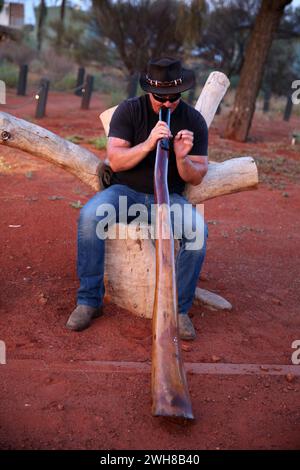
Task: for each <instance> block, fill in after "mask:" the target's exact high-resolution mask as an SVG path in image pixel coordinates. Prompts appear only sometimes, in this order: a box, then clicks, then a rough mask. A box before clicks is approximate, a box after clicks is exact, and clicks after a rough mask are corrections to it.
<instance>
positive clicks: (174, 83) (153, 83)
mask: <svg viewBox="0 0 300 470" xmlns="http://www.w3.org/2000/svg"><path fill="white" fill-rule="evenodd" d="M146 82H147V83H149V85H151V86H155V87H157V88H160V87H168V86H177V85H181V84H182V78H177V79H176V80H172V81H171V82H160V81H159V80H152V79H151V78H149V77H148V75H146Z"/></svg>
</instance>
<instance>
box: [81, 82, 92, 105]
mask: <svg viewBox="0 0 300 470" xmlns="http://www.w3.org/2000/svg"><path fill="white" fill-rule="evenodd" d="M93 84H94V77H93V75H87V77H86V82H85V85H84V88H83V90H82V91H83V95H82V100H81V109H89V106H90V100H91V96H92V91H93Z"/></svg>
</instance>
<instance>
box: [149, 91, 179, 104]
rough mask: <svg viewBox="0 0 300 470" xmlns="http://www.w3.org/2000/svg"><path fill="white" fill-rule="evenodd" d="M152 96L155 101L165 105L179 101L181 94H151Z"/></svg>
mask: <svg viewBox="0 0 300 470" xmlns="http://www.w3.org/2000/svg"><path fill="white" fill-rule="evenodd" d="M152 96H153V98H154V99H155V101H159V102H160V103H166V102H167V101H170V103H174V102H175V101H177V100H179V98H180V97H181V93H174V94H173V95H156V94H155V93H152Z"/></svg>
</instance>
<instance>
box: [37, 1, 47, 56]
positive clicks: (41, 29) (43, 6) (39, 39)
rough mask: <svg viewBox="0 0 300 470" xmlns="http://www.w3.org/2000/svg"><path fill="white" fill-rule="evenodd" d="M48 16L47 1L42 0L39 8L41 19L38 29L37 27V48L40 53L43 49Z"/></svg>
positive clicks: (39, 19)
mask: <svg viewBox="0 0 300 470" xmlns="http://www.w3.org/2000/svg"><path fill="white" fill-rule="evenodd" d="M46 15H47V6H46V1H45V0H41V2H40V6H39V18H38V27H37V48H38V51H41V49H42V42H43V35H44V23H45V19H46Z"/></svg>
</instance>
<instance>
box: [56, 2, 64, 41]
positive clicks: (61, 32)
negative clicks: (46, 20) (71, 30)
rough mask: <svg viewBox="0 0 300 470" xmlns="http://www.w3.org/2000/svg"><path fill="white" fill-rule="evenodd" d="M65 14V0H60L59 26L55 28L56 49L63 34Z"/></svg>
mask: <svg viewBox="0 0 300 470" xmlns="http://www.w3.org/2000/svg"><path fill="white" fill-rule="evenodd" d="M65 14H66V0H61V4H60V20H59V27H58V28H57V38H56V46H57V47H58V49H59V48H60V46H61V43H62V35H63V34H64V28H65V25H64V22H65Z"/></svg>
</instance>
